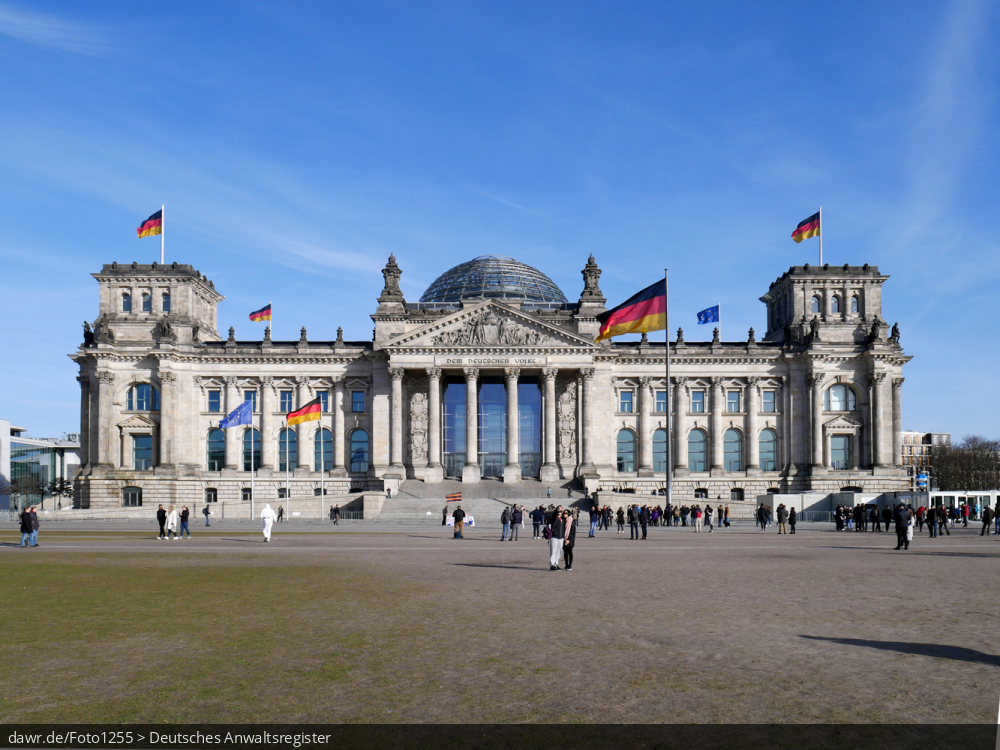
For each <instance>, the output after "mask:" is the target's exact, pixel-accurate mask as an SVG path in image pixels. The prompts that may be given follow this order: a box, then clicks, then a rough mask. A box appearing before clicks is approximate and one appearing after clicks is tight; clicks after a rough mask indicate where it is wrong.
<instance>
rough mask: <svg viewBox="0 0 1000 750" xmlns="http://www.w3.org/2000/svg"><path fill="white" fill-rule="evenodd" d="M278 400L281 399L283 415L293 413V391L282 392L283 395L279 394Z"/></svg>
mask: <svg viewBox="0 0 1000 750" xmlns="http://www.w3.org/2000/svg"><path fill="white" fill-rule="evenodd" d="M278 398H279V399H281V406H280V409H279V411H281V413H282V414H288V412H290V411H292V392H291V391H281V393H279V394H278Z"/></svg>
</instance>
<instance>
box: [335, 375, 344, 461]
mask: <svg viewBox="0 0 1000 750" xmlns="http://www.w3.org/2000/svg"><path fill="white" fill-rule="evenodd" d="M346 455H347V453H346V451H345V450H344V379H343V378H337V379H336V381H334V384H333V476H335V477H346V476H347V464H346V463H345V461H346V459H345V456H346Z"/></svg>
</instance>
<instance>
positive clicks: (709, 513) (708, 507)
mask: <svg viewBox="0 0 1000 750" xmlns="http://www.w3.org/2000/svg"><path fill="white" fill-rule="evenodd" d="M713 512H714V511H713V510H712V506H711V505H706V506H705V525H706V526H707V527H708V533H709V534H711V533H712V514H713Z"/></svg>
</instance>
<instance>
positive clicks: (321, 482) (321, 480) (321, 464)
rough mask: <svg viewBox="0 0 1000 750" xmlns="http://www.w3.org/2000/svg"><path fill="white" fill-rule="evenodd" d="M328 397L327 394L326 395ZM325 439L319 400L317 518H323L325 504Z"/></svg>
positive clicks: (321, 408)
mask: <svg viewBox="0 0 1000 750" xmlns="http://www.w3.org/2000/svg"><path fill="white" fill-rule="evenodd" d="M327 398H329V396H328V397H327ZM325 480H326V441H325V440H324V435H323V400H322V399H320V402H319V518H320V520H323V508H324V507H325V505H326V483H325Z"/></svg>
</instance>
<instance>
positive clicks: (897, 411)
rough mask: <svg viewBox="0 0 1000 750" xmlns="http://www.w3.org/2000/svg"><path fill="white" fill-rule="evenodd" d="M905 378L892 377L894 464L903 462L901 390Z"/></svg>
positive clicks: (899, 464) (900, 464)
mask: <svg viewBox="0 0 1000 750" xmlns="http://www.w3.org/2000/svg"><path fill="white" fill-rule="evenodd" d="M903 380H904V378H893V379H892V465H893V466H902V464H903V404H902V402H901V401H900V395H901V394H900V391H901V390H902V388H903Z"/></svg>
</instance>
